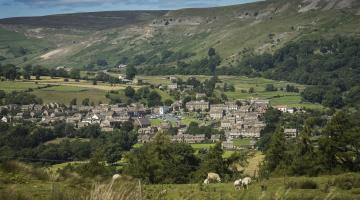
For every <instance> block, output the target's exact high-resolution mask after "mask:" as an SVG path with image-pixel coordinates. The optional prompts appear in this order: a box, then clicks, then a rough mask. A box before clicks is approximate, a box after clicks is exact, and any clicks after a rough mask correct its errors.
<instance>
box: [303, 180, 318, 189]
mask: <svg viewBox="0 0 360 200" xmlns="http://www.w3.org/2000/svg"><path fill="white" fill-rule="evenodd" d="M299 188H300V189H317V188H318V184H317V183H316V182H315V181H313V180H306V181H303V182H300V184H299Z"/></svg>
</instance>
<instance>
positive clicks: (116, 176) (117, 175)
mask: <svg viewBox="0 0 360 200" xmlns="http://www.w3.org/2000/svg"><path fill="white" fill-rule="evenodd" d="M120 177H121V175H120V174H114V175H113V177H112V180H113V181H115V180H117V179H119V178H120Z"/></svg>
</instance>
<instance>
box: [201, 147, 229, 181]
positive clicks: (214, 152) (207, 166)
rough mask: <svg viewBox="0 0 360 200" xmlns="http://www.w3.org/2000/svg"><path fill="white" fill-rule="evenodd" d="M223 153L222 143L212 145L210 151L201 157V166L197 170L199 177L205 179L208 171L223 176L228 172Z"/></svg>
mask: <svg viewBox="0 0 360 200" xmlns="http://www.w3.org/2000/svg"><path fill="white" fill-rule="evenodd" d="M223 153H224V151H223V150H222V148H221V143H216V145H215V146H214V147H210V149H209V152H208V153H206V154H205V155H204V156H203V157H202V158H201V163H200V167H199V169H198V171H197V172H196V173H197V176H198V179H200V180H203V178H205V177H206V175H207V173H208V172H215V173H218V174H220V175H221V176H224V175H225V174H227V173H228V166H227V164H226V162H225V160H224V159H223V157H222V155H223Z"/></svg>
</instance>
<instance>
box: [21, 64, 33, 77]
mask: <svg viewBox="0 0 360 200" xmlns="http://www.w3.org/2000/svg"><path fill="white" fill-rule="evenodd" d="M23 70H24V79H26V80H30V79H31V73H32V66H31V65H26V66H25V67H24V68H23Z"/></svg>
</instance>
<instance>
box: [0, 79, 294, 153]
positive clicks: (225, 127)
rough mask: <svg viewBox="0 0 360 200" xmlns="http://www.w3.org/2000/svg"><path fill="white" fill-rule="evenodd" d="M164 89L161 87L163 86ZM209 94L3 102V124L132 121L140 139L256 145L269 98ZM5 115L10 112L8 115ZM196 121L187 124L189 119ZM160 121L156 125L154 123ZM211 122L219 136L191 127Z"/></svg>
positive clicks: (106, 126)
mask: <svg viewBox="0 0 360 200" xmlns="http://www.w3.org/2000/svg"><path fill="white" fill-rule="evenodd" d="M160 87H161V86H160ZM167 88H168V89H169V90H176V89H177V85H175V84H172V85H169V86H167ZM204 96H205V94H202V93H197V94H196V100H191V101H188V102H186V103H185V104H184V103H183V102H182V100H179V101H175V102H173V103H172V104H171V105H170V106H154V107H147V106H145V105H143V104H141V103H132V104H130V105H123V104H99V105H93V106H90V105H86V106H85V105H70V106H65V105H63V104H58V103H48V104H41V105H40V104H30V105H16V104H10V105H4V106H0V111H1V113H2V115H3V117H2V118H1V122H3V123H10V122H11V123H22V122H31V123H36V124H38V125H42V126H45V127H47V126H48V127H51V126H53V125H55V124H57V123H60V122H62V123H67V124H71V125H72V126H73V127H74V128H76V129H80V128H82V127H86V126H88V125H94V124H98V125H99V126H100V128H101V131H103V132H112V131H113V130H114V129H115V128H116V127H119V125H121V124H122V123H125V122H130V123H132V124H133V125H134V127H136V130H137V133H138V143H148V142H150V141H152V139H153V138H154V136H155V135H156V133H157V132H166V133H168V132H170V131H169V130H170V129H171V133H172V134H171V135H169V136H170V137H171V141H172V142H184V143H188V144H200V143H215V142H219V141H221V142H222V147H223V149H230V150H234V149H236V148H238V147H236V146H235V145H234V143H233V140H234V139H239V138H249V139H251V141H252V142H251V145H250V146H251V147H252V148H253V147H254V144H255V142H256V140H257V139H259V138H260V137H261V130H262V129H263V128H264V127H265V122H264V121H263V115H264V113H265V112H266V111H267V109H268V108H269V106H270V104H269V101H268V100H260V99H248V100H236V101H226V102H224V103H221V104H210V103H209V102H208V101H205V100H203V97H204ZM277 109H278V110H280V111H282V112H288V113H293V112H294V111H293V109H286V108H285V107H277ZM5 113H6V114H5ZM189 116H191V118H189ZM187 118H189V119H188V120H190V121H191V120H194V119H195V120H196V121H197V123H199V124H197V123H195V122H190V123H183V122H184V120H185V119H187ZM154 122H157V123H154ZM192 123H193V125H194V124H196V126H205V125H211V126H212V127H214V128H215V129H216V130H218V132H217V134H210V133H205V132H204V133H201V134H199V133H197V134H194V133H191V132H189V126H191V125H192ZM285 134H286V136H287V137H290V138H293V137H296V136H297V130H296V129H285Z"/></svg>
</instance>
